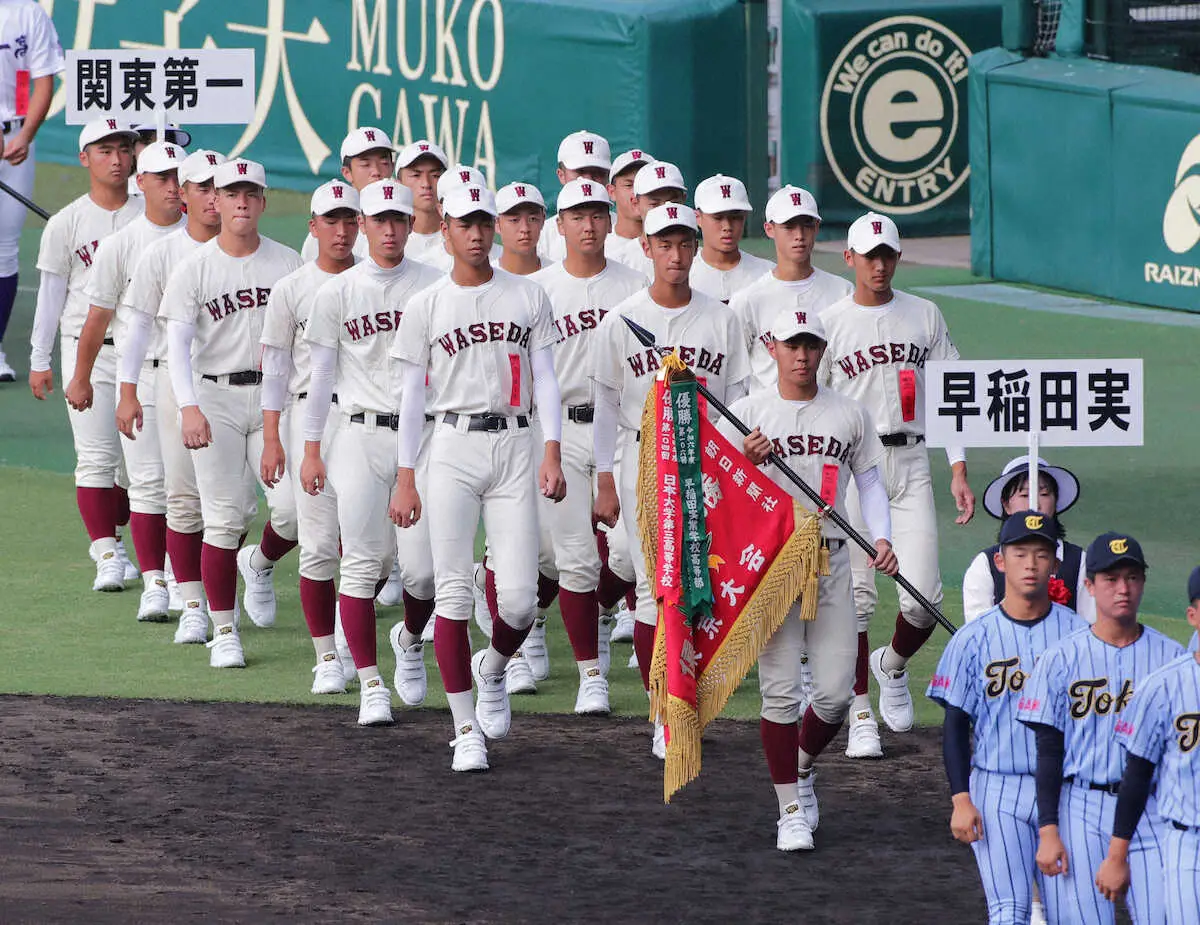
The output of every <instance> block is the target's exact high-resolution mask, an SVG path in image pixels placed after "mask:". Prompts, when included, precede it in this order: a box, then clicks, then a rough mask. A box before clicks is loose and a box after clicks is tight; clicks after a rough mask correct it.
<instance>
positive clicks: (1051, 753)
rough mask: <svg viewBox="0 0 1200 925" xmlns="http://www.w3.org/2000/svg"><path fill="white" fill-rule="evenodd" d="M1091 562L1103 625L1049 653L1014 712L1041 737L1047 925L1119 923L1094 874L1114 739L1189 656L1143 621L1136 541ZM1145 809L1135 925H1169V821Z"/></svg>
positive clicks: (1108, 543) (1115, 781)
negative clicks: (1133, 709)
mask: <svg viewBox="0 0 1200 925" xmlns="http://www.w3.org/2000/svg"><path fill="white" fill-rule="evenodd" d="M1087 561H1088V590H1089V591H1091V593H1092V596H1093V597H1094V598H1095V600H1096V622H1095V624H1094V625H1093V626H1092V627H1091V628H1090V629H1088V630H1084V631H1081V632H1078V633H1074V634H1072V635H1070V636H1067V637H1066V638H1065V639H1063V640H1062V641H1061V642H1058V643H1057V644H1055V645H1053V646H1051V647H1050V648H1049V649H1047V650H1046V651H1045V652H1044V653H1043V654H1042V657H1041V658H1039V659H1038V662H1037V665H1036V666H1035V667H1034V670H1033V674H1032V675H1031V676H1030V678H1029V680H1028V681H1027V682H1026V685H1025V692H1024V695H1023V696H1022V697H1021V700H1020V703H1019V705H1018V714H1017V718H1018V719H1019V720H1020V721H1021V722H1023V723H1025V724H1026V725H1028V726H1030V727H1031V728H1032V729H1033V731H1034V734H1035V736H1036V737H1037V771H1036V775H1037V811H1038V828H1039V838H1038V848H1037V865H1038V869H1039V870H1040V871H1041V872H1042V874H1043V875H1044V876H1045V879H1044V880H1043V884H1044V889H1043V891H1042V900H1043V902H1044V903H1045V904H1046V918H1047V919H1048V921H1049V922H1050V923H1051V925H1059V923H1079V925H1083V923H1087V925H1093V923H1095V925H1104V923H1112V922H1115V920H1116V914H1115V910H1114V907H1113V904H1112V903H1111V902H1107V901H1104V899H1103V898H1102V897H1101V896H1100V895H1098V894H1097V892H1096V890H1095V888H1094V886H1093V878H1095V876H1096V874H1097V868H1098V867H1099V863H1100V860H1101V859H1102V858H1103V857H1104V853H1105V850H1106V849H1107V848H1108V845H1109V839H1110V837H1111V835H1112V834H1113V832H1112V827H1113V812H1114V810H1115V807H1116V802H1117V789H1118V787H1119V785H1120V781H1121V772H1122V768H1123V765H1124V756H1123V755H1122V754H1121V748H1120V746H1119V745H1118V742H1117V732H1118V730H1119V729H1120V728H1123V722H1122V720H1123V719H1124V714H1125V711H1126V708H1127V707H1128V706H1129V701H1130V698H1131V697H1132V696H1133V695H1134V694H1135V693H1137V691H1138V690H1139V689H1140V688H1141V686H1142V683H1143V682H1144V681H1145V680H1146V678H1147V676H1148V675H1150V673H1151V672H1153V671H1155V670H1156V669H1158V668H1161V667H1162V666H1163V665H1165V664H1167V663H1168V662H1170V661H1172V660H1173V659H1175V658H1177V657H1178V656H1179V655H1182V654H1183V647H1182V646H1181V645H1180V644H1179V643H1177V642H1175V641H1174V640H1172V639H1169V638H1167V637H1166V636H1164V635H1163V634H1162V633H1159V632H1157V631H1156V630H1154V629H1151V628H1150V627H1149V626H1145V625H1143V624H1141V623H1139V622H1138V606H1139V605H1140V604H1141V600H1142V593H1143V592H1144V591H1145V587H1146V559H1145V557H1144V556H1143V554H1142V548H1141V546H1140V545H1139V544H1138V542H1137V540H1135V539H1134V538H1133V537H1131V536H1129V535H1128V534H1124V533H1104V534H1101V535H1100V536H1098V537H1096V539H1095V540H1093V541H1092V543H1091V545H1090V546H1088V549H1087ZM1148 810H1149V811H1148V812H1147V813H1146V814H1145V815H1144V816H1143V817H1142V820H1141V822H1140V823H1139V824H1138V826H1137V828H1136V830H1135V831H1134V832H1133V833H1132V836H1133V837H1132V840H1131V842H1130V844H1129V852H1128V853H1129V862H1130V865H1131V866H1132V868H1133V884H1132V888H1131V889H1130V892H1129V900H1128V906H1129V911H1130V915H1131V917H1132V918H1133V921H1134V923H1135V925H1149V923H1161V922H1163V921H1164V919H1163V896H1162V879H1161V878H1162V854H1161V845H1162V843H1163V840H1164V838H1165V831H1164V823H1163V822H1162V819H1161V817H1160V816H1159V813H1158V808H1157V806H1156V805H1154V803H1153V802H1151V804H1150V805H1149V806H1148Z"/></svg>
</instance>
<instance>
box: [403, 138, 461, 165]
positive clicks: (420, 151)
mask: <svg viewBox="0 0 1200 925" xmlns="http://www.w3.org/2000/svg"><path fill="white" fill-rule="evenodd" d="M422 157H432V158H436V159H437V160H439V161H441V164H442V166H443V167H449V166H450V158H448V157H446V152H445V151H443V150H442V146H441V145H439V144H435V143H434V142H432V141H429V140H427V139H425V138H421V139H419V140H418V141H414V142H413V143H412V144H410V145H405V146H404V147H403V148H401V149H400V153H399V154H398V155H396V169H397V170H399V169H400V168H401V167H407V166H408V165H409V164H411V163H412V162H413V161H416V160H418V159H420V158H422Z"/></svg>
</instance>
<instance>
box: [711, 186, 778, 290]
mask: <svg viewBox="0 0 1200 925" xmlns="http://www.w3.org/2000/svg"><path fill="white" fill-rule="evenodd" d="M695 202H696V224H698V225H699V226H700V236H701V239H702V244H703V246H702V247H701V249H700V253H699V254H697V255H696V259H695V261H693V263H692V288H693V289H698V290H700V291H701V292H703V293H704V294H705V295H710V296H712V297H713V298H714V299H720V300H721V301H722V302H724V303H726V304H729V300H730V299H731V298H733V296H734V294H735V293H736V292H738V290H740V289H745V288H746V287H747V286H749V285H750V284H751V283H753V282H754V281H755V280H756V279H758V278H759V277H760V276H762V275H763V274H764V273H770V272H771V270H772V269H773V267H772V264H771V261H769V260H763V259H762V258H761V257H755V256H754V255H753V254H747V253H746V252H745V251H743V250H742V249H741V247H740V246H739V245H740V244H741V242H742V235H743V234H745V232H746V220H747V219H748V218H749V217H750V213H751V212H752V211H754V209H753V207H752V206H751V205H750V197H749V196H748V195H747V194H746V185H745V184H744V183H742V181H741V180H739V179H737V178H736V177H727V176H725V175H724V174H717V175H716V176H712V177H709V178H708V179H707V180H704V181H703V182H701V184H700V185H699V186H697V187H696V200H695Z"/></svg>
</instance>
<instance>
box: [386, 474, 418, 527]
mask: <svg viewBox="0 0 1200 925" xmlns="http://www.w3.org/2000/svg"><path fill="white" fill-rule="evenodd" d="M388 517H390V518H391V519H392V523H394V524H395V525H396V526H397V527H411V526H412V525H413V524H415V523H416V522H417V521H418V520H420V519H421V496H420V494H419V493H418V492H417V474H416V472H415V471H414V470H412V469H397V470H396V490H395V491H394V492H393V493H392V503H391V504H389V505H388Z"/></svg>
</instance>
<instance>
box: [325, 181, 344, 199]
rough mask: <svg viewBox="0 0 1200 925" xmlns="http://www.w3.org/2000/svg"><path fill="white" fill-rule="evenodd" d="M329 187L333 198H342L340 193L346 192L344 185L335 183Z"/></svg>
mask: <svg viewBox="0 0 1200 925" xmlns="http://www.w3.org/2000/svg"><path fill="white" fill-rule="evenodd" d="M329 189H330V190H332V192H333V198H334V199H341V198H342V194H343V193H344V192H346V187H344V186H337V185H336V184H335V185H334V186H331V187H329Z"/></svg>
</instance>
